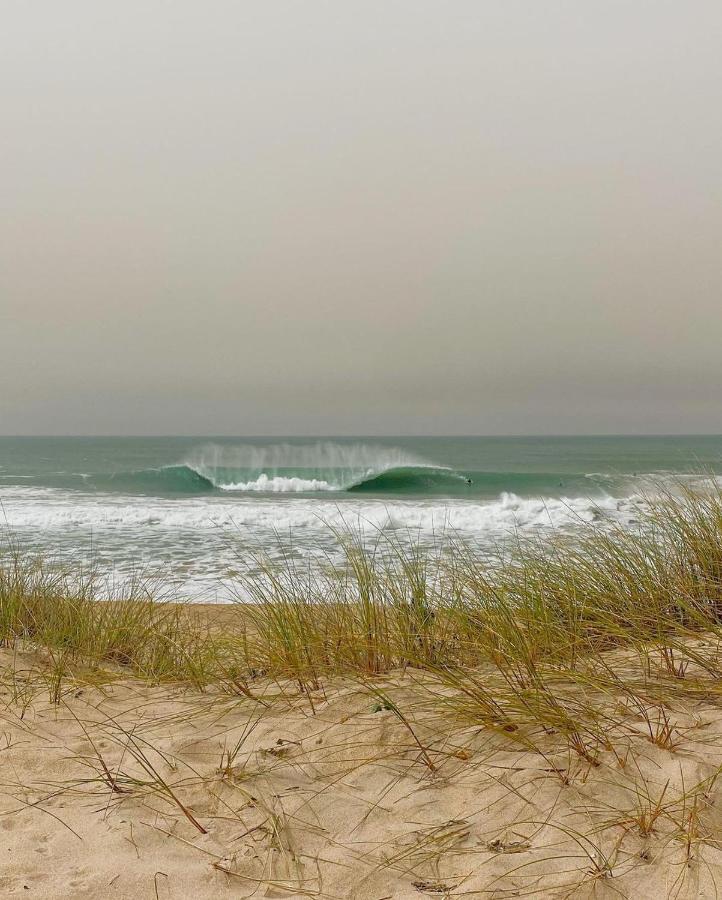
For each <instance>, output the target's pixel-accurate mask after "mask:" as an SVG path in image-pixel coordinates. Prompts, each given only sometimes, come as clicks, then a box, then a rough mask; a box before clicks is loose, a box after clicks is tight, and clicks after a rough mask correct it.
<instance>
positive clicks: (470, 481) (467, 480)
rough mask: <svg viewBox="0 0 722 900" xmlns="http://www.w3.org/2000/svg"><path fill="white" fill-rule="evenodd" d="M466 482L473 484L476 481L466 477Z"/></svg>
mask: <svg viewBox="0 0 722 900" xmlns="http://www.w3.org/2000/svg"><path fill="white" fill-rule="evenodd" d="M466 483H467V484H473V483H474V482H473V481H472V480H471V478H467V479H466Z"/></svg>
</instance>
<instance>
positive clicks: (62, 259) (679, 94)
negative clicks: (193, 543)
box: [0, 0, 722, 434]
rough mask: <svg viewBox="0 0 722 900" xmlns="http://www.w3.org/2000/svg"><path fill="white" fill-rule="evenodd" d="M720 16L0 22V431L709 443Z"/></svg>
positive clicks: (397, 8) (538, 11) (126, 16)
mask: <svg viewBox="0 0 722 900" xmlns="http://www.w3.org/2000/svg"><path fill="white" fill-rule="evenodd" d="M721 47H722V3H720V2H719V0H714V2H704V0H688V2H680V0H673V2H668V0H648V2H644V0H582V2H580V0H569V2H555V0H527V2H522V0H495V2H487V0H438V2H428V0H383V2H375V0H360V2H356V0H329V2H320V0H305V2H301V0H297V2H278V0H257V2H256V0H254V2H250V0H229V2H224V0H205V2H200V0H193V2H192V0H175V2H156V0H122V2H110V0H107V2H106V0H88V2H79V0H63V2H58V0H50V2H40V0H4V2H3V4H2V28H1V29H0V115H1V119H0V121H1V125H0V173H1V174H0V178H1V181H0V202H1V204H2V210H1V213H0V433H5V434H13V433H27V434H30V433H56V434H57V433H61V434H68V433H89V434H92V433H111V434H122V433H131V434H133V433H174V434H178V433H184V434H196V433H226V434H254V433H256V434H293V433H295V434H317V433H321V434H343V433H354V434H363V433H377V434H383V433H392V434H393V433H428V434H433V433H439V432H456V433H468V434H473V433H480V434H484V433H564V432H571V433H574V432H580V433H590V432H591V433H596V432H610V431H611V432H684V431H693V432H694V431H711V432H720V431H722V51H721V49H720V48H721Z"/></svg>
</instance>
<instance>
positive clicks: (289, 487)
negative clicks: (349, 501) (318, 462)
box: [219, 472, 342, 494]
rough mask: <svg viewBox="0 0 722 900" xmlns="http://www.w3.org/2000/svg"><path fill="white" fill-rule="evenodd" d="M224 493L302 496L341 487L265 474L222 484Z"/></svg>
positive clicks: (319, 481)
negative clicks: (241, 492)
mask: <svg viewBox="0 0 722 900" xmlns="http://www.w3.org/2000/svg"><path fill="white" fill-rule="evenodd" d="M219 487H220V489H221V490H222V491H229V492H232V491H256V492H263V493H270V494H300V493H302V492H307V493H310V492H316V491H339V490H342V488H341V487H340V486H339V485H335V484H329V482H328V481H323V480H320V479H318V478H298V477H296V476H294V477H291V478H286V477H284V476H283V475H272V476H270V477H269V476H268V475H266V473H265V472H263V473H261V474H260V475H259V476H258V478H255V479H253V480H252V481H236V482H231V483H230V484H220V485H219Z"/></svg>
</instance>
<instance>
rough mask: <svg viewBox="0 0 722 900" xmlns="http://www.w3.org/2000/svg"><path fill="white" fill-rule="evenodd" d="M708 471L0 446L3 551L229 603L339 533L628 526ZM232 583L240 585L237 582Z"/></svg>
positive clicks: (357, 453)
mask: <svg viewBox="0 0 722 900" xmlns="http://www.w3.org/2000/svg"><path fill="white" fill-rule="evenodd" d="M701 472H715V473H722V436H717V435H715V436H710V435H704V436H681V437H679V436H675V437H617V436H604V437H413V438H412V437H396V438H391V437H383V438H378V437H355V438H326V437H324V438H290V437H289V438H230V437H223V438H210V437H209V438H188V437H154V438H148V437H98V438H95V437H0V516H1V517H2V520H3V525H2V528H1V529H0V531H1V532H2V540H1V543H2V548H3V552H9V551H10V550H11V549H12V548H17V547H19V548H20V549H22V550H23V551H24V552H25V551H26V552H28V553H29V554H32V555H35V554H37V555H39V556H42V557H43V558H44V559H45V560H47V561H48V563H49V564H51V565H63V566H66V567H68V566H83V567H87V566H88V565H91V564H92V565H93V566H94V567H96V568H97V569H98V570H99V571H103V572H105V573H107V576H108V587H107V591H108V593H109V594H112V591H113V585H115V586H117V585H118V584H122V583H123V582H124V581H125V580H127V579H130V578H133V577H136V578H137V577H138V575H139V574H143V575H145V576H147V577H149V578H159V579H161V580H162V583H163V584H164V586H165V590H166V591H168V592H170V593H171V594H172V595H173V596H177V597H178V598H179V599H189V600H195V601H207V602H215V601H218V602H222V601H225V600H229V599H232V598H233V597H236V596H239V595H242V592H241V589H240V587H239V584H240V583H241V581H242V578H243V576H244V575H245V574H247V573H249V572H254V571H257V569H258V566H259V564H260V563H259V561H260V560H262V559H270V560H271V561H283V562H285V563H288V561H289V560H293V561H295V562H303V563H304V564H305V562H306V561H311V562H313V561H314V560H317V561H319V562H323V561H324V560H328V559H330V560H331V561H333V560H334V559H335V556H336V555H337V554H338V541H337V537H336V535H335V534H334V531H335V530H338V529H346V528H351V529H353V530H354V531H355V532H356V533H357V534H358V535H360V536H361V537H362V539H363V540H367V541H369V542H373V541H377V540H378V538H379V536H383V535H385V534H389V533H390V534H393V536H394V538H395V539H396V540H398V541H401V542H402V543H403V542H405V541H409V542H413V543H415V544H419V545H421V546H425V545H428V546H429V547H437V546H438V545H439V543H440V542H443V540H444V538H445V537H448V536H450V535H453V536H454V537H459V538H461V539H463V540H464V541H465V542H468V543H471V544H472V545H476V546H478V547H479V548H480V549H481V550H482V551H483V550H484V549H485V548H486V549H489V550H491V549H492V548H497V547H498V546H499V545H500V543H502V544H503V542H504V540H505V539H507V538H508V537H509V536H510V535H519V534H521V535H541V536H542V537H543V536H544V535H546V534H552V533H557V532H559V531H561V532H564V533H570V534H574V532H575V531H579V530H580V529H584V528H585V527H588V525H589V524H590V523H598V524H601V525H604V524H605V523H613V524H620V525H623V526H625V527H633V526H634V524H635V523H636V522H637V520H638V515H639V509H640V504H641V503H642V502H643V500H642V497H643V495H645V494H648V493H649V491H653V490H654V489H655V486H656V485H658V484H659V483H660V481H661V482H668V483H671V482H672V481H674V480H676V479H679V478H695V477H699V474H700V473H701ZM239 579H240V581H239Z"/></svg>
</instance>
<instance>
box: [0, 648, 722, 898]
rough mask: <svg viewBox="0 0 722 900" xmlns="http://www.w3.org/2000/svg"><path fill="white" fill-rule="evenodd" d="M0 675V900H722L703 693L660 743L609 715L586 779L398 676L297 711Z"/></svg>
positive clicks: (711, 733)
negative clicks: (609, 727) (443, 711)
mask: <svg viewBox="0 0 722 900" xmlns="http://www.w3.org/2000/svg"><path fill="white" fill-rule="evenodd" d="M627 663H628V664H629V667H630V669H629V671H630V677H633V671H636V669H635V666H636V662H635V660H634V659H632V658H631V657H629V656H628V655H627V656H625V655H624V654H621V655H620V654H617V655H616V657H615V666H616V668H617V670H618V671H620V667H622V668H623V667H624V665H626V664H627ZM0 666H1V669H0V672H1V679H2V688H1V690H2V695H1V700H2V719H3V721H2V728H1V731H2V737H1V744H0V754H1V755H0V759H1V760H2V790H1V793H0V832H1V833H2V843H0V852H1V853H2V854H3V866H2V872H1V874H0V893H2V895H3V896H24V897H54V898H55V897H57V898H60V897H67V898H106V897H107V898H115V897H117V898H128V900H130V898H145V897H147V898H156V897H157V898H178V900H181V898H199V900H200V898H220V897H229V898H230V897H244V896H248V897H250V896H257V897H267V898H281V897H292V896H295V897H327V898H359V900H383V898H419V897H423V896H430V897H436V896H438V897H494V898H502V897H517V896H527V897H567V896H574V897H586V896H590V897H591V896H595V897H607V896H609V897H612V896H614V897H629V898H633V897H666V896H673V897H713V896H715V895H716V892H717V891H718V890H719V888H720V886H722V847H721V846H720V834H721V833H722V820H721V819H720V815H721V813H720V809H722V782H719V781H718V779H717V776H718V774H719V772H720V766H721V765H722V710H721V709H720V707H719V699H720V695H719V684H718V683H716V682H714V680H712V679H709V678H707V679H704V677H703V675H700V676H699V683H698V686H697V687H698V690H697V691H696V692H697V694H698V695H699V697H700V699H698V700H696V701H695V700H694V699H692V697H693V696H694V693H695V691H693V690H690V691H689V694H690V698H689V699H688V700H687V701H686V702H685V703H679V702H676V703H675V702H671V703H669V704H666V705H665V707H664V709H665V715H666V716H667V719H666V721H667V722H668V723H669V727H668V729H667V730H668V731H669V733H670V734H671V739H670V740H669V741H666V740H664V739H662V738H661V737H660V735H661V733H662V729H660V731H658V732H655V733H654V734H651V733H650V732H649V730H648V727H647V725H646V724H645V720H644V718H643V717H642V716H640V715H635V713H634V711H633V710H632V709H629V708H627V709H622V708H620V709H618V710H617V713H618V719H619V726H618V733H617V734H614V735H611V734H610V738H611V739H612V742H613V744H614V752H601V753H599V755H598V757H596V758H595V759H594V760H585V759H583V758H581V757H580V756H579V755H577V754H574V753H572V752H570V750H569V749H568V748H562V747H561V746H560V744H559V741H558V740H557V739H556V737H555V736H554V735H553V734H549V735H548V736H547V737H546V740H545V742H542V743H541V744H540V745H539V747H540V750H541V752H540V751H531V750H528V749H525V748H524V747H523V746H520V743H519V741H518V740H517V739H516V736H515V735H514V734H505V733H504V732H503V730H494V729H490V728H484V727H460V726H459V725H458V724H455V723H454V722H452V721H450V720H449V719H448V718H446V717H444V716H443V715H440V714H439V710H438V705H437V706H435V705H434V704H432V703H430V699H431V697H432V694H433V693H434V692H435V691H438V687H435V686H433V685H430V684H429V683H428V682H429V679H428V678H427V676H426V675H425V674H424V673H423V672H421V671H418V670H412V669H407V670H406V671H405V672H403V673H402V672H393V673H390V674H389V675H388V676H387V677H385V678H383V679H378V680H376V681H374V683H373V684H361V683H359V682H358V681H349V680H336V681H332V682H330V683H328V684H325V685H324V686H323V687H322V688H321V689H320V690H316V691H313V692H312V694H311V695H307V694H305V693H300V692H299V691H298V689H295V690H294V688H293V686H292V685H289V684H286V685H281V684H280V683H270V682H269V683H268V684H265V685H261V684H259V685H258V686H257V688H256V693H255V698H244V697H237V696H230V695H229V694H228V693H225V692H223V691H220V690H217V689H212V688H211V689H208V690H206V691H205V692H199V691H197V690H191V689H188V688H187V687H183V686H178V685H175V686H174V685H150V684H148V683H147V682H145V681H142V680H138V679H132V678H128V677H118V676H110V675H109V676H103V677H101V675H100V673H98V672H96V673H95V674H94V675H93V676H92V679H90V676H89V675H88V676H87V677H80V676H79V675H77V674H76V675H75V676H73V677H66V678H65V679H64V681H63V682H62V684H61V685H60V687H59V690H58V689H57V685H56V684H55V682H54V679H53V675H52V668H51V667H50V666H49V665H48V658H47V656H46V655H44V654H41V653H35V652H33V653H31V652H19V651H10V650H4V651H2V655H1V656H0ZM691 674H692V673H687V679H689V678H690V677H691ZM92 681H95V684H93V683H92ZM430 688H431V691H432V693H429V689H430ZM569 689H570V687H569V685H563V684H560V686H559V690H560V691H564V690H569ZM572 690H576V691H579V688H578V686H577V687H574V688H572ZM374 692H377V693H374ZM703 695H704V696H703ZM380 697H383V698H387V699H379V698H380ZM387 700H388V701H390V702H387ZM612 702H614V703H616V704H617V705H619V702H620V701H619V700H615V701H611V700H610V703H612ZM622 706H623V704H622ZM657 739H658V740H657ZM655 740H657V742H656V743H655ZM622 747H623V748H624V750H622V749H621V748H622Z"/></svg>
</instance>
